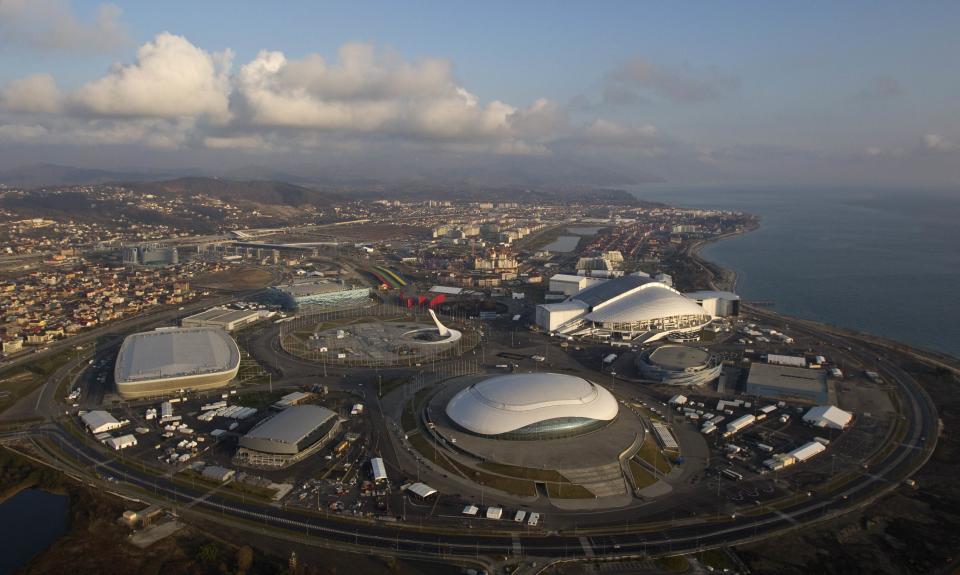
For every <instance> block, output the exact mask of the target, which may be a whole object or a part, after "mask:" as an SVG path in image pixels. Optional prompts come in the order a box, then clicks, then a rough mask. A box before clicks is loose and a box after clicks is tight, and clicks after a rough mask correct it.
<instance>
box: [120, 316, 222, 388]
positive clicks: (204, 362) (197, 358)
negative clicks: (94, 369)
mask: <svg viewBox="0 0 960 575" xmlns="http://www.w3.org/2000/svg"><path fill="white" fill-rule="evenodd" d="M239 364H240V350H239V348H238V347H237V344H236V342H235V341H233V338H231V337H230V335H228V334H227V333H226V332H225V331H223V330H221V329H217V328H211V327H193V328H164V329H159V330H156V331H147V332H142V333H135V334H132V335H129V336H127V338H126V339H125V340H123V345H122V346H120V353H119V354H118V355H117V369H116V379H117V382H118V383H128V382H137V381H145V380H151V379H163V378H172V377H183V376H187V375H201V374H207V373H217V372H221V371H229V370H231V369H234V368H236V367H237V366H238V365H239Z"/></svg>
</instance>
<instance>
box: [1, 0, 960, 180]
mask: <svg viewBox="0 0 960 575" xmlns="http://www.w3.org/2000/svg"><path fill="white" fill-rule="evenodd" d="M957 16H960V5H957V4H954V3H948V2H932V3H924V4H920V5H917V4H912V5H905V4H895V3H866V2H855V3H846V4H843V5H835V4H817V3H815V4H805V5H802V6H801V5H782V4H781V5H776V6H773V5H768V4H764V3H754V2H737V3H730V4H723V5H718V4H713V3H692V4H684V5H683V6H667V5H649V4H641V3H628V2H623V3H619V2H618V3H608V4H604V5H602V6H599V7H597V6H588V5H585V4H584V5H581V4H567V3H547V2H531V3H524V4H522V5H520V6H516V5H513V4H507V3H484V4H482V5H446V4H440V3H415V4H404V5H402V6H399V5H393V4H390V3H385V2H364V3H362V5H358V4H356V3H351V4H350V6H349V7H347V5H339V6H323V7H316V6H314V5H313V4H312V3H309V2H290V3H285V4H284V6H283V10H276V9H274V8H271V7H268V6H265V5H253V4H244V3H240V4H236V3H225V2H208V3H202V4H200V5H194V4H190V3H186V2H168V3H163V4H162V5H153V4H150V3H128V2H120V3H118V4H117V5H114V4H105V3H100V2H89V1H74V2H70V1H68V0H34V1H30V2H28V1H25V0H3V1H2V2H0V63H2V66H0V169H10V168H16V167H20V166H24V165H32V164H38V163H54V164H61V165H68V166H77V167H81V168H98V169H106V170H114V171H124V170H139V171H149V170H166V171H173V172H176V171H185V172H187V171H196V172H201V173H211V174H218V173H228V172H230V171H231V170H241V169H243V168H248V167H251V166H258V167H264V168H267V169H269V170H274V171H276V172H278V173H283V172H290V173H295V174H296V173H300V174H305V173H310V174H321V175H323V176H325V177H342V178H361V177H363V178H369V179H372V180H380V181H389V180H411V179H414V180H415V179H434V180H439V181H444V180H464V181H474V182H477V183H481V184H483V183H489V184H499V183H520V184H522V183H543V184H554V183H573V184H596V185H630V184H637V183H641V182H651V181H666V182H671V183H676V184H688V183H690V184H692V183H723V182H782V183H788V184H801V185H802V184H831V185H832V184H843V185H886V186H897V185H916V186H934V187H949V186H955V185H958V184H960V117H958V115H957V114H956V113H955V112H956V109H957V103H958V101H960V82H958V81H957V79H956V78H955V76H953V75H950V74H949V73H948V64H949V62H948V61H947V58H946V55H948V54H951V53H956V52H958V48H960V40H958V39H957V37H956V36H955V34H954V31H953V29H952V24H953V23H955V22H957V21H958V19H957Z"/></svg>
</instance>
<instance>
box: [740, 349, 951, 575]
mask: <svg viewBox="0 0 960 575" xmlns="http://www.w3.org/2000/svg"><path fill="white" fill-rule="evenodd" d="M904 361H906V360H904ZM906 365H907V366H908V367H909V370H910V371H911V372H912V373H914V374H915V375H916V376H917V377H918V379H919V381H920V383H921V384H922V385H923V386H924V388H925V389H926V390H927V392H928V393H929V394H930V395H931V396H932V397H933V400H934V402H935V403H936V404H937V409H938V410H939V413H940V418H941V421H942V423H943V426H944V431H943V434H942V435H941V437H940V438H939V439H938V442H937V449H936V451H935V452H934V454H933V457H932V458H931V459H930V462H929V463H928V464H927V465H926V466H925V467H924V468H923V469H921V470H920V472H919V473H917V474H916V475H915V476H914V479H916V481H917V483H918V485H919V489H917V490H912V489H910V488H908V487H905V486H903V487H900V488H898V489H897V490H896V491H895V492H894V493H892V494H890V495H888V496H886V497H884V498H882V499H880V500H878V501H876V502H874V503H873V504H872V505H870V506H868V507H866V508H865V509H863V510H862V511H860V512H858V513H852V514H850V515H847V516H844V517H842V518H840V519H838V520H836V521H832V522H830V523H826V524H822V525H818V526H815V527H811V528H809V529H805V530H803V531H801V532H798V533H796V534H794V535H789V536H784V537H777V538H774V539H771V540H767V541H764V542H761V543H758V544H755V545H748V546H744V547H739V548H737V549H736V551H737V553H738V554H739V555H740V557H741V559H743V561H744V562H746V563H747V564H748V565H749V567H750V569H751V570H752V571H753V572H754V573H778V574H779V573H784V574H792V573H796V574H802V573H821V574H824V575H827V574H846V573H850V574H853V573H878V574H880V573H883V574H886V573H890V574H901V573H909V574H913V573H943V574H947V573H957V572H960V483H958V482H957V479H956V478H957V461H958V460H960V436H958V435H957V433H958V432H957V430H958V429H960V381H958V379H957V378H956V377H954V376H953V375H951V374H950V373H949V372H946V371H945V370H936V369H932V368H928V367H926V366H923V365H920V364H917V363H915V362H909V363H907V364H906Z"/></svg>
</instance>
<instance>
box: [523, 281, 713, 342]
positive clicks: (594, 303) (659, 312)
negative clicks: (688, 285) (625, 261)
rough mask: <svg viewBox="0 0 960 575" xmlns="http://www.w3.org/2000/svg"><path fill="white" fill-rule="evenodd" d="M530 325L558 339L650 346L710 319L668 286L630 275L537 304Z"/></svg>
mask: <svg viewBox="0 0 960 575" xmlns="http://www.w3.org/2000/svg"><path fill="white" fill-rule="evenodd" d="M536 320H537V324H538V325H539V326H540V327H542V328H543V329H545V330H547V331H550V332H553V333H558V334H562V335H571V336H582V335H589V336H595V337H601V338H610V339H621V340H627V341H636V342H650V341H655V340H658V339H661V338H664V337H667V336H670V335H672V334H677V333H684V332H695V331H699V330H701V329H703V327H704V326H706V325H707V324H708V323H710V321H711V320H712V316H711V314H709V313H708V312H707V311H706V310H705V309H704V308H703V307H701V306H700V305H699V304H698V303H697V302H696V301H694V300H693V299H690V298H688V297H686V296H684V295H683V294H682V293H680V292H678V291H677V290H675V289H673V288H672V287H670V286H668V285H666V284H664V283H661V282H658V281H655V280H653V279H650V278H648V277H644V276H638V275H631V276H625V277H621V278H616V279H611V280H607V281H604V282H602V283H598V284H595V285H593V286H590V287H588V288H586V289H584V290H583V291H580V292H578V293H576V294H574V295H572V296H570V297H569V298H567V299H566V300H564V301H562V302H559V303H553V304H542V305H539V306H537V315H536Z"/></svg>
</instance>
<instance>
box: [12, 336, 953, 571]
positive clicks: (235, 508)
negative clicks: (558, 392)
mask: <svg viewBox="0 0 960 575" xmlns="http://www.w3.org/2000/svg"><path fill="white" fill-rule="evenodd" d="M828 337H832V336H828ZM835 343H838V344H839V343H840V342H838V341H837V342H835ZM847 343H848V344H849V345H850V347H851V352H852V353H854V354H856V355H858V356H860V357H861V359H862V360H863V361H870V362H873V363H877V364H878V365H879V369H880V370H881V373H883V374H884V376H885V377H887V378H889V379H890V380H891V381H895V382H897V383H899V384H900V386H901V389H902V391H903V392H904V398H905V401H906V405H905V406H904V408H905V411H906V413H907V414H908V417H907V420H906V425H907V428H906V434H905V437H904V440H903V441H902V442H900V443H898V445H897V446H896V448H895V449H894V450H893V451H892V452H891V453H890V454H888V455H886V456H885V457H884V458H883V459H882V461H880V462H875V463H874V464H873V465H871V467H870V470H869V471H868V472H865V473H862V474H860V475H858V476H857V477H856V478H854V479H853V480H852V481H850V482H849V483H847V484H845V485H844V486H842V487H841V488H840V489H839V490H838V491H836V492H833V493H823V494H818V495H817V496H815V497H810V498H808V499H806V500H804V501H801V502H799V503H797V504H795V505H792V506H788V507H784V508H782V509H778V510H773V509H768V508H766V507H761V508H759V509H758V513H756V514H754V515H750V516H748V515H741V516H738V517H737V518H735V519H730V520H727V521H725V522H720V523H716V522H700V521H689V522H680V521H678V522H674V523H673V524H672V525H669V524H668V525H661V526H659V527H658V528H657V529H653V530H649V529H646V530H645V529H644V528H643V526H642V524H641V525H639V526H638V527H637V529H636V531H634V532H631V533H618V534H610V535H603V534H596V532H591V531H580V532H564V533H556V534H549V535H548V534H542V533H536V534H534V533H526V532H521V533H517V537H519V545H520V548H521V552H522V553H523V555H526V556H538V557H548V558H562V557H590V556H592V557H601V556H630V555H643V554H668V553H679V552H692V551H696V550H697V549H701V548H706V547H713V546H718V545H729V544H732V543H737V542H742V541H747V540H752V539H754V538H757V537H766V536H770V535H771V534H773V533H774V532H777V531H778V530H781V529H790V528H794V527H796V526H799V525H802V524H804V523H808V522H811V521H815V520H819V519H821V518H824V517H827V516H830V515H832V514H834V513H839V512H842V511H844V510H847V509H849V508H852V507H854V506H857V505H861V504H863V503H866V502H868V501H870V500H872V498H873V497H874V496H875V495H876V494H878V493H879V492H882V491H883V490H884V489H886V488H891V487H894V486H896V485H897V484H899V483H900V481H901V480H902V479H903V478H904V477H907V476H909V475H910V474H911V473H912V472H913V471H914V470H915V468H916V466H917V465H918V464H921V463H923V462H924V461H925V459H926V456H927V454H929V452H930V451H931V450H932V448H933V443H934V442H935V440H936V436H937V428H936V426H937V419H936V411H935V409H934V407H933V405H932V404H931V402H930V399H929V397H928V396H927V395H926V394H925V393H924V392H923V390H922V389H920V388H919V387H918V386H917V385H916V382H915V381H913V379H912V378H911V377H910V376H909V375H908V374H906V373H905V372H903V370H901V369H900V368H899V367H897V366H896V365H895V364H893V363H892V362H890V361H888V360H885V359H883V358H882V357H881V358H879V359H878V358H877V355H876V353H874V352H873V351H872V350H870V349H868V348H866V347H863V346H861V345H859V344H857V343H854V342H849V341H848V342H847ZM26 433H29V434H30V435H31V436H32V437H37V436H40V437H46V438H48V439H50V440H51V441H52V442H54V443H56V444H57V445H59V446H60V447H61V448H62V449H63V450H64V451H65V452H66V453H67V456H66V457H62V456H59V457H56V459H55V461H56V462H57V464H58V465H60V466H62V467H66V468H68V469H69V468H71V467H72V468H73V469H74V470H73V471H72V473H75V474H76V473H81V474H89V472H90V470H96V471H97V472H98V473H99V474H101V475H107V476H112V477H115V478H117V479H119V480H120V481H119V482H117V483H112V482H111V483H108V484H106V485H107V486H108V487H109V488H110V489H111V490H112V491H116V492H124V493H127V494H128V495H130V496H133V497H137V496H142V495H143V493H142V492H139V491H137V489H136V488H139V489H143V490H146V492H147V493H148V494H150V493H152V494H153V496H154V497H155V498H158V499H166V500H168V501H172V502H174V505H177V504H185V503H187V502H195V503H193V505H194V507H193V509H194V510H195V511H197V510H202V511H205V512H206V513H207V515H208V518H209V519H211V520H214V521H216V520H217V517H218V516H219V517H221V518H223V519H224V520H226V519H227V518H230V519H231V520H236V519H244V520H248V521H253V522H255V523H256V524H261V523H262V524H263V525H265V526H272V527H280V528H284V529H289V530H293V531H294V532H297V533H304V534H309V535H310V536H316V537H322V538H325V539H327V540H330V541H333V542H336V543H338V544H347V545H359V546H366V547H375V548H378V549H381V550H383V551H387V552H389V551H392V552H395V553H401V554H412V555H429V556H434V557H437V556H440V557H445V558H451V557H462V558H469V557H475V556H481V555H485V556H502V555H514V550H515V537H514V536H513V535H507V534H502V533H494V532H490V531H487V530H481V529H479V528H477V529H475V530H474V532H467V533H464V532H460V533H450V532H444V533H434V532H429V531H418V530H416V529H412V528H410V527H409V526H402V525H399V524H384V523H365V522H364V523H356V522H352V521H346V520H345V519H344V518H343V517H339V516H330V515H320V516H317V515H310V514H307V513H304V512H301V511H298V510H294V509H278V508H277V507H275V506H273V505H270V504H266V503H259V502H254V501H242V502H238V501H236V500H233V499H230V498H227V497H224V496H222V495H219V494H218V493H214V494H212V495H211V494H209V493H208V490H202V489H192V488H189V487H184V486H181V485H177V484H175V483H173V482H172V481H171V480H169V479H167V478H163V477H154V476H152V475H149V474H146V473H143V472H142V471H139V470H137V469H136V468H134V467H132V466H130V465H128V464H127V463H126V462H123V461H120V460H117V459H115V458H114V455H113V454H110V453H105V452H103V451H101V450H100V449H99V448H95V447H92V446H91V445H89V444H88V443H87V442H86V441H85V440H81V439H79V438H78V437H76V436H74V435H72V434H70V433H69V432H67V431H66V430H64V429H63V428H61V427H60V426H59V424H52V423H51V424H47V425H45V426H44V427H42V428H37V429H34V430H31V431H29V432H26ZM54 455H55V454H50V458H51V459H53V458H54Z"/></svg>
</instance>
